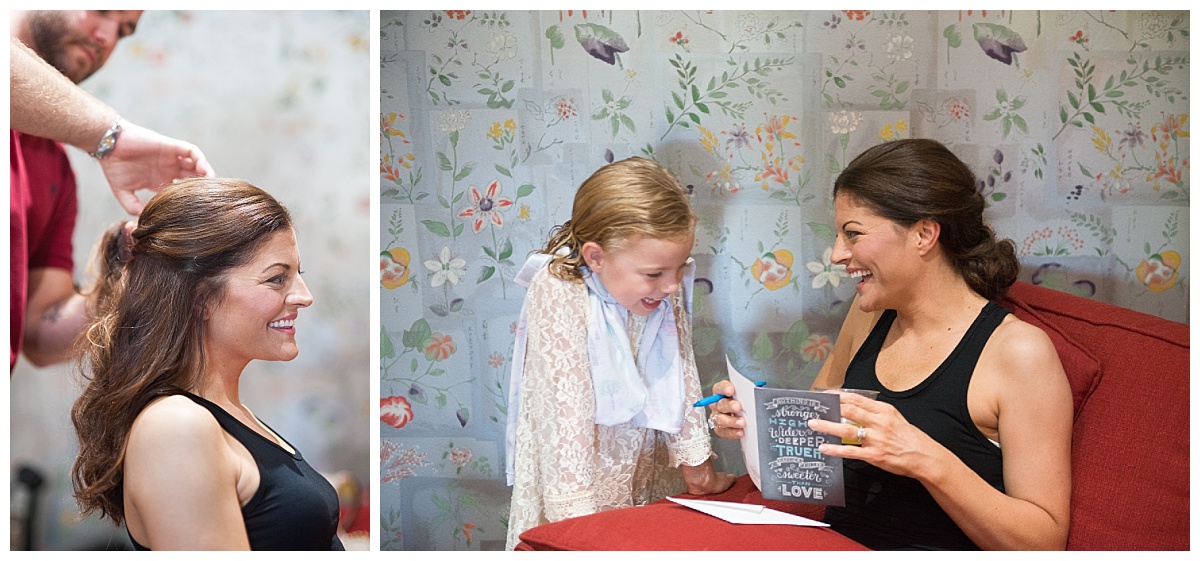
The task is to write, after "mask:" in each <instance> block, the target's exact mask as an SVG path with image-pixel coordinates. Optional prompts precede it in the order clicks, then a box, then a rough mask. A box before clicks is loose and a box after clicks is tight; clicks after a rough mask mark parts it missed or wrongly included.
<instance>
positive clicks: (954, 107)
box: [942, 97, 971, 121]
mask: <svg viewBox="0 0 1200 561" xmlns="http://www.w3.org/2000/svg"><path fill="white" fill-rule="evenodd" d="M942 108H943V109H945V110H946V112H947V113H949V114H950V116H951V117H953V118H954V120H955V121H961V120H963V119H965V118H967V117H970V116H971V106H970V104H969V102H968V101H967V99H966V98H965V97H952V98H949V99H947V100H946V101H944V102H943V103H942Z"/></svg>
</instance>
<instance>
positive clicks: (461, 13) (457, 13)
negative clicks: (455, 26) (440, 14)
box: [446, 10, 471, 20]
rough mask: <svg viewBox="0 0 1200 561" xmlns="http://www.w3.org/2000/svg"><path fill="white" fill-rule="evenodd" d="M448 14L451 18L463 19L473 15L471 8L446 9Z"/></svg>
mask: <svg viewBox="0 0 1200 561" xmlns="http://www.w3.org/2000/svg"><path fill="white" fill-rule="evenodd" d="M446 15H447V16H450V19H457V20H463V19H467V16H468V15H471V10H446Z"/></svg>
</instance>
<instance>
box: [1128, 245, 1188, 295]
mask: <svg viewBox="0 0 1200 561" xmlns="http://www.w3.org/2000/svg"><path fill="white" fill-rule="evenodd" d="M1180 263H1181V259H1180V257H1179V254H1178V253H1176V252H1174V251H1164V252H1162V253H1155V254H1154V255H1151V256H1150V257H1147V258H1146V259H1143V260H1142V262H1141V263H1139V264H1138V266H1137V269H1136V270H1134V274H1135V275H1136V276H1137V279H1138V280H1139V281H1141V282H1142V284H1144V285H1146V288H1148V289H1150V292H1162V291H1164V290H1167V289H1168V288H1171V287H1172V286H1175V281H1176V280H1177V279H1178V278H1179V264H1180Z"/></svg>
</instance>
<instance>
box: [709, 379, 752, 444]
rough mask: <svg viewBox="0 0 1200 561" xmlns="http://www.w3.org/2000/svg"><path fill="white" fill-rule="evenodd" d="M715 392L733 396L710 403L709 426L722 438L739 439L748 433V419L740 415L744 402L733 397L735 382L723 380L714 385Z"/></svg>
mask: <svg viewBox="0 0 1200 561" xmlns="http://www.w3.org/2000/svg"><path fill="white" fill-rule="evenodd" d="M713 393H714V394H718V393H719V394H721V395H727V396H731V397H730V399H722V400H721V401H718V402H716V403H714V404H712V405H709V406H708V408H709V410H711V411H712V413H711V414H709V417H708V418H709V426H710V427H711V428H712V429H713V432H714V433H716V435H717V436H719V437H721V438H725V439H728V440H737V439H739V438H741V437H742V435H744V434H745V433H746V431H745V430H743V429H745V428H746V420H745V419H743V418H742V417H741V415H740V413H741V412H742V404H741V403H740V402H738V400H736V399H733V398H732V396H733V382H730V381H729V380H721V381H720V382H717V383H716V385H714V386H713Z"/></svg>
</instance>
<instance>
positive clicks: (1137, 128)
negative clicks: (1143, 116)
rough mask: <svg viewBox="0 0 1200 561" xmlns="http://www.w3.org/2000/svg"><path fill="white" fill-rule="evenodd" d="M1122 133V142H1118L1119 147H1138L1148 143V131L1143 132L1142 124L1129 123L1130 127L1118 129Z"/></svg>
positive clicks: (1118, 132)
mask: <svg viewBox="0 0 1200 561" xmlns="http://www.w3.org/2000/svg"><path fill="white" fill-rule="evenodd" d="M1117 134H1119V135H1121V140H1120V142H1118V143H1117V148H1118V149H1121V148H1129V149H1133V148H1137V147H1139V146H1142V145H1143V144H1145V143H1146V133H1144V132H1142V124H1141V123H1138V124H1136V125H1135V124H1133V123H1129V128H1128V129H1125V130H1120V131H1117Z"/></svg>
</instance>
